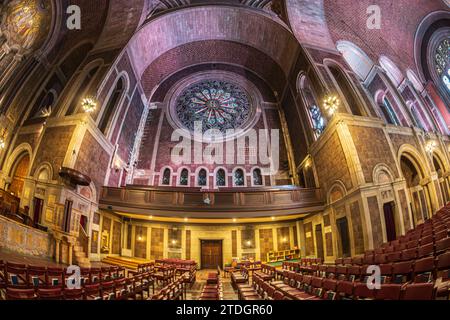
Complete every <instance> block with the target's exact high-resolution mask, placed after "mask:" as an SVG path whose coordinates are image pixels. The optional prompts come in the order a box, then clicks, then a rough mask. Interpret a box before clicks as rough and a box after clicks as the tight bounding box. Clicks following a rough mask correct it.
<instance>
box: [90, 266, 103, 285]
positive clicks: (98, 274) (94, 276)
mask: <svg viewBox="0 0 450 320" xmlns="http://www.w3.org/2000/svg"><path fill="white" fill-rule="evenodd" d="M101 279H102V270H101V268H91V270H90V272H89V283H90V284H94V283H98V282H100V281H101Z"/></svg>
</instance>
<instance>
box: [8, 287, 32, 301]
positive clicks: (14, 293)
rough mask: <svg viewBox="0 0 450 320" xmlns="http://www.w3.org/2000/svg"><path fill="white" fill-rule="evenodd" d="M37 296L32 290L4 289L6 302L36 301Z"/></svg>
mask: <svg viewBox="0 0 450 320" xmlns="http://www.w3.org/2000/svg"><path fill="white" fill-rule="evenodd" d="M36 299H37V295H36V293H35V291H34V289H17V288H7V289H6V300H36Z"/></svg>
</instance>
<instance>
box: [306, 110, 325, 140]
mask: <svg viewBox="0 0 450 320" xmlns="http://www.w3.org/2000/svg"><path fill="white" fill-rule="evenodd" d="M309 115H310V117H311V122H312V126H313V130H314V131H315V132H316V134H317V135H321V134H322V132H323V130H324V129H325V121H324V120H323V117H322V112H320V109H319V107H317V106H316V105H312V106H311V107H309Z"/></svg>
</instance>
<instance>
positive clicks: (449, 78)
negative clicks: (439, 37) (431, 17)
mask: <svg viewBox="0 0 450 320" xmlns="http://www.w3.org/2000/svg"><path fill="white" fill-rule="evenodd" d="M449 52H450V40H449V39H445V40H444V41H442V43H441V44H440V45H439V46H438V47H437V49H436V53H435V56H434V59H435V63H436V72H437V74H438V75H439V77H441V79H442V82H443V83H444V85H445V86H446V87H447V90H448V91H449V92H450V62H449V59H450V55H449Z"/></svg>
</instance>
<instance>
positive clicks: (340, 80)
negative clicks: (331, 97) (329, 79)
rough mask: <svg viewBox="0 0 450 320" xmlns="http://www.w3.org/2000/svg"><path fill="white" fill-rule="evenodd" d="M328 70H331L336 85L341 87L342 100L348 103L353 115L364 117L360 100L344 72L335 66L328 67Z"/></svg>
mask: <svg viewBox="0 0 450 320" xmlns="http://www.w3.org/2000/svg"><path fill="white" fill-rule="evenodd" d="M328 69H329V70H330V72H331V74H332V76H333V78H334V80H335V81H336V84H337V85H338V86H339V89H340V90H341V92H342V95H343V97H342V98H343V100H345V101H346V102H347V105H348V107H349V108H350V111H351V112H352V114H354V115H356V116H362V113H361V110H360V109H359V106H360V103H359V100H358V98H357V97H356V94H355V91H354V89H353V87H352V85H351V83H350V80H349V79H348V78H347V76H346V75H345V74H344V71H343V70H341V68H339V67H338V66H335V65H328Z"/></svg>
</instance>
